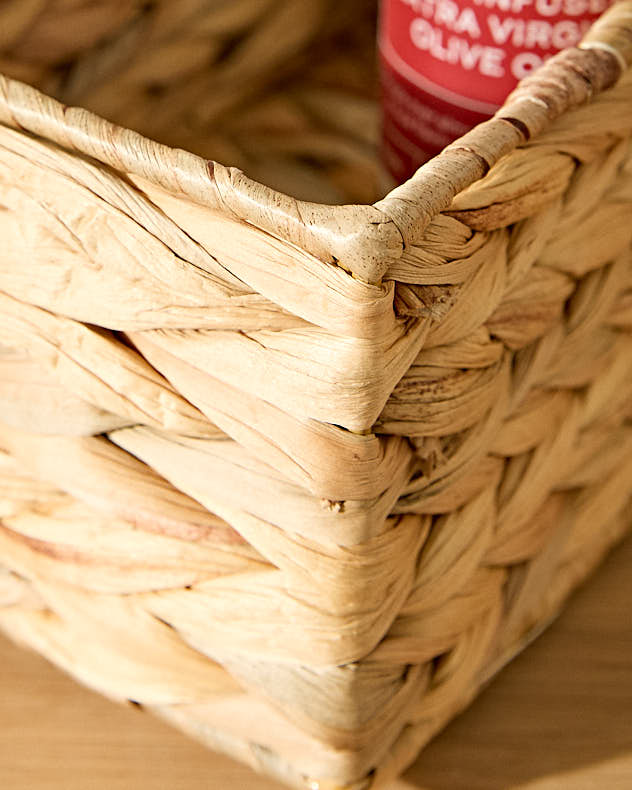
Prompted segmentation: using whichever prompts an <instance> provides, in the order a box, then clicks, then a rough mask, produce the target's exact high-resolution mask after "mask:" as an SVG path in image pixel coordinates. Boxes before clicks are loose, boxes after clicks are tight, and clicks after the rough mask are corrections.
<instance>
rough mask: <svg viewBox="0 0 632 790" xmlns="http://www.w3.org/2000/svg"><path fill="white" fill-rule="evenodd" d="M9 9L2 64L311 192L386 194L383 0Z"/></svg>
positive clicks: (265, 179) (105, 3) (175, 142)
mask: <svg viewBox="0 0 632 790" xmlns="http://www.w3.org/2000/svg"><path fill="white" fill-rule="evenodd" d="M5 5H7V6H8V7H7V8H6V9H4V6H5ZM0 6H2V7H0V18H1V19H2V21H3V22H4V26H3V27H4V29H3V31H2V34H0V73H4V74H6V75H7V76H10V77H13V78H17V79H19V80H22V81H24V82H28V83H29V84H31V85H34V86H36V87H38V88H40V89H41V90H43V91H44V92H45V93H48V94H49V95H52V96H54V97H55V98H57V99H59V100H60V101H62V102H64V103H65V104H68V105H72V106H81V107H85V108H86V109H89V110H92V111H93V112H95V113H97V114H98V115H101V116H102V117H105V118H107V119H108V120H111V121H113V122H115V123H117V124H119V125H121V126H125V127H128V128H131V129H134V130H135V131H138V132H140V133H141V134H143V135H145V136H147V137H149V138H151V139H154V140H157V141H158V142H162V143H165V144H167V145H169V146H172V147H174V148H184V149H186V150H188V151H191V152H193V153H196V154H198V155H200V156H202V157H205V158H208V159H213V160H215V161H218V162H221V163H222V164H224V165H229V166H234V167H237V168H239V169H241V170H243V171H244V172H245V173H247V175H249V176H250V177H251V178H253V179H255V180H257V181H260V182H261V183H264V184H266V185H268V186H271V187H273V188H275V189H278V190H280V191H282V192H285V193H288V194H291V195H293V196H295V197H298V198H301V199H308V200H314V201H317V202H324V203H345V202H353V203H371V202H373V201H374V200H375V199H377V198H378V197H379V196H381V193H383V192H384V189H383V188H382V185H383V184H385V181H384V174H383V172H382V169H381V167H380V165H379V161H378V157H377V156H376V140H377V132H378V113H377V109H376V103H375V93H376V79H375V45H374V41H375V27H376V17H377V10H376V3H375V1H374V0H371V1H370V2H359V1H358V0H346V2H345V3H333V2H331V0H310V2H309V3H305V2H302V1H301V0H299V1H298V2H297V0H182V1H181V2H178V3H174V2H168V0H167V1H164V0H155V1H154V2H140V1H139V0H120V1H119V2H112V1H111V0H96V1H95V0H90V1H89V0H71V1H69V0H46V1H45V2H35V3H33V2H29V3H17V2H10V3H8V4H0ZM60 15H63V19H64V24H59V19H60Z"/></svg>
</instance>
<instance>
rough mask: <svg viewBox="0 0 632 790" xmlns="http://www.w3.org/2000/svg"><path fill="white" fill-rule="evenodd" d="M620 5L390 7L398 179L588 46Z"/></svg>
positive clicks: (439, 1) (386, 82)
mask: <svg viewBox="0 0 632 790" xmlns="http://www.w3.org/2000/svg"><path fill="white" fill-rule="evenodd" d="M610 2H611V0H469V2H462V0H459V1H458V2H456V1H455V0H382V15H381V22H380V41H379V46H380V55H381V61H382V92H383V106H384V134H383V140H384V156H385V159H386V164H387V165H388V167H389V168H390V170H391V171H392V173H393V175H394V176H395V177H396V178H397V179H398V180H400V181H401V180H404V179H406V178H408V177H409V176H410V175H411V174H412V173H413V172H414V170H415V169H416V168H417V167H418V166H419V165H420V164H421V163H422V162H423V161H425V160H426V159H429V158H430V157H431V156H434V155H435V154H436V153H438V152H439V151H441V150H442V149H443V148H444V147H445V146H446V145H447V144H448V143H450V142H452V140H454V139H456V138H457V137H459V136H460V135H462V134H464V132H466V131H467V130H468V129H469V128H471V127H472V126H474V125H475V124H477V123H479V122H480V121H482V120H485V119H486V118H489V117H490V116H491V115H493V114H494V112H495V111H496V110H497V109H498V108H499V107H500V106H501V105H502V103H503V101H504V100H505V97H506V96H507V95H508V94H509V93H510V92H511V90H512V89H513V88H514V87H515V86H516V84H517V82H518V81H519V80H520V79H522V78H523V77H526V76H527V75H528V74H529V73H530V72H531V71H533V70H534V69H535V68H537V67H538V66H540V65H541V64H542V63H543V62H544V61H545V60H546V59H547V58H548V57H550V56H551V55H553V54H554V53H555V52H558V51H559V50H561V49H566V48H567V47H572V46H575V45H576V44H578V43H579V41H580V40H581V38H582V37H583V35H584V34H585V33H586V31H587V30H588V28H589V27H590V26H591V24H592V23H593V22H594V21H595V20H596V19H597V18H598V17H599V16H600V15H601V14H602V13H603V11H605V9H606V8H607V7H608V6H609V5H610Z"/></svg>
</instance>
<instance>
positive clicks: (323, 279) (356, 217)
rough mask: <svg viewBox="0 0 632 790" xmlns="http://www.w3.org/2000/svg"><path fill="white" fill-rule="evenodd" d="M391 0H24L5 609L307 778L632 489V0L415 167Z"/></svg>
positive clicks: (441, 680)
mask: <svg viewBox="0 0 632 790" xmlns="http://www.w3.org/2000/svg"><path fill="white" fill-rule="evenodd" d="M375 17H376V9H375V6H374V5H373V4H372V3H370V2H366V0H346V1H345V2H339V1H338V2H334V0H310V2H305V1H304V0H216V1H215V2H209V0H186V2H185V1H184V0H183V2H178V3H173V2H167V0H165V1H164V2H158V1H155V2H142V3H141V2H137V1H136V0H124V1H120V2H116V3H115V2H105V1H102V2H99V0H93V1H92V2H81V1H80V0H75V1H74V2H71V1H70V0H34V1H30V0H29V2H26V1H25V0H19V1H18V0H10V1H9V2H5V3H2V5H1V7H0V71H2V72H3V73H4V74H6V75H7V76H6V77H1V78H0V405H1V412H0V414H1V418H2V422H1V424H0V517H1V519H0V627H2V628H3V629H4V630H5V631H6V632H7V633H8V634H10V635H11V636H13V637H14V638H15V639H17V640H19V641H20V642H22V643H25V644H28V645H30V646H32V647H33V648H34V649H36V650H38V651H40V652H41V653H42V654H44V655H45V656H47V657H48V658H49V659H50V660H52V661H54V662H55V663H56V664H58V665H59V666H61V667H63V668H64V669H66V670H67V671H68V672H70V673H72V674H73V675H74V676H75V677H76V678H78V679H79V680H80V681H82V682H83V683H86V684H88V685H89V686H91V687H93V688H95V689H98V690H99V691H101V692H102V693H104V694H106V695H108V696H109V697H111V698H113V699H116V700H120V701H125V700H132V701H134V702H136V703H139V704H141V705H142V706H143V707H146V708H147V709H148V710H151V711H153V712H155V713H156V714H158V715H160V716H162V717H164V718H165V719H167V720H169V721H171V722H172V723H173V724H175V725H177V726H178V727H180V728H182V729H184V730H186V731H187V732H189V733H191V734H193V735H194V736H195V737H198V738H200V739H202V740H203V741H205V742H207V743H208V744H209V745H210V746H212V747H213V748H217V749H220V750H222V751H225V752H228V753H230V754H232V755H233V756H236V757H237V758H239V759H241V760H243V761H246V762H248V763H249V764H251V765H252V766H253V767H255V768H256V769H258V770H262V771H264V772H267V773H269V774H272V775H274V776H276V777H278V778H279V779H281V780H283V781H285V782H287V783H288V784H290V785H294V786H296V787H298V788H302V790H307V788H310V790H333V789H334V788H336V789H340V788H353V789H354V790H365V789H366V788H369V787H370V788H376V787H380V786H386V785H388V783H389V781H391V780H392V779H393V778H394V777H395V776H396V775H397V774H398V773H399V772H400V771H402V770H403V769H404V768H405V767H406V766H407V765H408V764H410V762H411V761H412V760H413V759H414V758H415V756H416V754H417V752H418V751H419V749H420V748H421V747H422V746H423V744H424V743H425V742H427V741H428V740H429V739H430V738H431V737H432V736H433V735H434V734H435V733H436V732H437V731H438V730H439V729H440V728H441V727H443V726H444V725H445V723H446V722H447V721H448V720H449V719H450V718H451V717H453V716H454V715H455V714H456V713H457V712H458V711H459V710H461V709H462V708H463V707H464V706H465V705H466V704H467V703H468V702H469V701H470V700H471V699H472V697H473V696H474V694H476V692H477V691H478V690H479V689H480V688H481V686H482V684H483V683H484V682H485V681H486V680H487V679H488V678H489V677H490V676H491V674H492V673H493V672H494V671H495V670H496V669H497V668H498V667H499V666H500V665H501V664H502V663H503V662H504V661H506V660H508V659H509V658H510V657H511V656H512V655H513V654H514V653H515V652H516V651H518V650H519V649H520V648H521V647H522V646H524V645H525V644H526V642H527V641H528V640H529V639H530V638H532V636H533V635H534V634H535V633H537V632H538V630H540V629H541V628H542V627H543V626H544V625H545V624H546V623H547V622H549V621H550V619H551V618H552V617H553V616H554V615H555V613H556V612H557V611H558V610H559V608H560V606H561V604H562V602H563V600H564V599H565V598H566V596H567V595H568V593H569V592H570V591H571V589H572V588H573V587H574V586H575V585H576V584H577V583H578V582H579V581H580V580H581V579H583V578H584V577H585V576H586V575H587V574H588V572H589V571H590V570H592V568H593V567H594V566H595V565H596V564H597V563H598V561H599V560H600V559H601V557H602V556H603V555H604V553H605V551H606V550H607V549H608V548H609V547H610V546H611V545H613V544H614V543H615V542H616V541H617V540H618V539H619V537H620V536H622V535H623V533H624V532H625V530H626V527H628V526H629V525H630V522H631V521H632V518H631V515H630V509H629V503H630V494H631V492H632V246H631V245H632V143H631V135H632V70H631V69H629V68H628V64H630V62H631V61H632V2H620V3H617V4H615V5H614V6H613V7H612V9H611V10H610V11H608V12H607V13H606V14H605V15H604V16H603V17H602V18H601V20H600V21H599V22H598V23H597V24H596V26H595V27H593V29H592V30H591V31H590V32H589V33H588V35H587V36H586V38H585V39H584V41H583V43H582V44H581V45H580V47H579V48H576V49H572V50H567V51H565V52H563V53H561V54H560V55H559V56H556V57H555V58H553V59H552V60H550V61H549V62H548V63H547V64H546V65H545V66H544V67H543V69H542V70H540V71H539V72H537V73H536V74H534V75H533V76H532V77H530V78H529V79H527V80H526V81H524V82H523V83H521V85H520V86H519V87H518V88H517V89H516V91H515V92H514V93H513V94H512V95H511V96H510V97H509V99H508V100H507V103H506V104H505V106H504V107H503V108H502V110H500V111H499V112H498V113H497V115H496V116H495V117H494V118H493V119H492V120H490V121H488V122H486V123H484V124H482V125H481V126H478V127H477V128H476V129H474V130H473V131H472V132H470V133H468V134H467V135H466V136H465V137H463V138H462V139H460V140H459V141H457V142H456V143H454V144H452V145H451V146H449V147H448V148H446V149H445V150H444V151H443V152H442V153H441V154H440V155H439V156H437V157H436V158H435V159H433V160H432V161H430V162H429V163H427V164H426V165H425V166H424V167H422V168H421V169H420V170H419V171H418V172H417V173H416V175H415V176H414V177H413V178H412V179H411V180H410V181H408V182H407V183H405V184H403V185H401V186H399V187H397V188H396V189H394V190H393V191H391V192H390V193H389V194H387V195H386V196H385V197H382V195H383V191H381V190H384V189H385V187H384V185H385V183H386V181H385V180H384V176H383V174H382V173H381V170H380V167H379V164H378V160H377V157H376V154H375V149H376V144H375V143H376V128H377V122H376V119H377V110H376V107H375V102H374V95H373V94H374V86H375V71H374V64H373V61H374V43H373V42H374V34H375V30H374V28H375ZM27 83H30V85H29V84H27ZM40 91H43V93H42V92H40ZM46 94H48V95H51V96H55V97H56V98H55V99H53V98H49V97H48V95H46ZM76 106H81V107H83V108H87V109H76V108H75V107H76ZM93 112H94V113H99V114H100V116H102V117H104V118H107V119H108V120H107V121H106V120H103V119H102V117H99V116H97V115H95V114H92V113H93ZM114 124H119V125H114ZM126 127H127V128H126ZM130 129H135V130H136V131H130ZM141 134H142V135H146V136H141ZM149 137H151V138H152V139H154V140H159V141H160V142H159V143H158V142H152V140H150V139H148V138H149ZM176 145H177V146H179V148H175V147H173V146H176ZM185 149H188V150H185ZM192 152H195V153H192ZM214 159H215V160H218V161H222V162H224V163H225V165H221V164H218V163H217V162H216V161H213V160H214ZM227 165H231V167H228V166H227ZM242 171H244V172H247V173H248V176H246V175H244V172H242ZM254 179H256V180H254ZM259 182H265V183H266V184H267V186H263V185H262V184H261V183H259ZM277 189H278V190H280V191H275V190H277ZM285 192H290V193H292V195H293V196H292V197H289V196H288V195H287V194H285ZM380 198H381V199H380ZM308 199H309V200H313V201H316V202H308ZM374 201H377V202H374ZM327 204H331V205H327Z"/></svg>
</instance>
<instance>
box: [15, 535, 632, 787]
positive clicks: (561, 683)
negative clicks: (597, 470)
mask: <svg viewBox="0 0 632 790" xmlns="http://www.w3.org/2000/svg"><path fill="white" fill-rule="evenodd" d="M0 666H1V667H2V670H1V675H0V684H1V688H0V692H1V693H0V728H1V729H0V732H1V735H2V737H1V738H0V787H1V788H3V790H281V788H280V786H279V785H278V784H277V783H276V782H272V781H270V780H268V779H264V778H261V777H259V776H256V775H255V774H253V773H252V772H251V771H250V770H249V769H247V768H244V767H242V766H240V765H238V764H236V763H234V762H232V761H231V760H229V759H227V758H225V757H221V756H218V755H215V754H213V753H211V752H208V751H206V750H205V749H204V748H202V747H201V746H199V745H198V744H196V743H194V742H192V741H190V740H188V739H186V738H185V737H184V736H182V735H180V734H179V733H177V732H175V731H173V730H171V729H170V728H169V727H167V726H166V725H164V724H162V723H161V722H159V721H157V720H155V719H153V718H151V717H150V716H149V715H147V714H145V713H143V712H142V711H139V710H135V709H133V708H123V707H118V706H116V705H114V704H112V703H110V702H108V701H106V700H104V699H101V698H100V697H98V696H96V695H95V694H93V693H91V692H89V691H87V690H85V689H83V688H81V687H79V686H78V685H76V684H75V683H74V682H73V681H71V680H70V679H69V678H67V677H66V676H64V675H63V674H61V673H60V672H58V671H57V670H55V669H53V668H52V667H51V666H50V665H49V664H48V663H47V662H45V661H44V660H43V659H41V658H39V657H38V656H36V655H34V654H33V653H30V652H25V651H23V650H21V649H18V648H16V647H15V646H14V645H12V644H10V643H9V642H7V641H6V639H4V638H3V637H0ZM506 788H514V789H517V788H520V790H527V789H528V790H632V540H628V541H627V542H626V543H625V544H623V545H622V546H621V547H620V548H619V549H617V550H616V551H615V552H614V553H613V554H612V555H611V556H610V557H609V559H608V560H607V561H606V563H605V564H604V566H602V568H601V570H600V571H599V572H598V574H597V575H596V576H595V577H594V578H593V579H592V580H591V581H590V582H589V584H588V585H587V586H585V587H584V588H583V589H581V590H580V591H579V593H577V594H576V595H575V597H574V598H573V599H572V601H571V603H570V605H569V606H568V608H567V610H566V612H565V614H564V615H563V616H562V617H561V618H560V619H559V620H558V621H557V622H556V623H555V624H554V625H553V626H552V627H551V629H549V631H547V633H546V634H545V635H544V636H542V637H540V639H539V640H538V641H537V642H536V643H535V644H534V645H532V646H531V647H530V648H529V649H528V650H527V651H526V652H525V653H523V654H522V655H521V656H519V657H518V658H517V659H516V660H515V661H514V662H513V663H512V664H511V665H510V666H509V667H507V668H506V669H505V670H504V671H503V672H502V673H501V674H500V675H499V676H498V678H497V679H496V680H495V681H494V682H493V683H492V685H491V686H490V687H489V688H488V689H487V690H486V691H485V692H484V693H483V694H482V696H480V697H479V698H478V700H477V701H476V702H475V703H474V705H473V706H472V707H471V708H470V709H469V710H468V711H467V712H466V713H465V714H463V715H462V716H461V717H460V718H459V719H457V720H456V721H455V722H453V723H452V725H451V726H450V727H449V728H448V729H447V730H445V731H444V733H443V734H442V735H441V736H439V737H438V738H437V739H436V740H435V741H434V742H433V743H432V744H431V745H430V746H429V747H428V748H427V749H426V751H425V752H424V753H423V754H422V756H421V757H420V758H419V759H418V761H417V763H416V764H415V765H414V766H413V768H412V769H411V770H409V771H408V773H407V774H406V775H405V776H404V777H403V778H402V779H401V780H399V781H398V782H397V783H395V785H394V786H393V788H392V790H505V789H506Z"/></svg>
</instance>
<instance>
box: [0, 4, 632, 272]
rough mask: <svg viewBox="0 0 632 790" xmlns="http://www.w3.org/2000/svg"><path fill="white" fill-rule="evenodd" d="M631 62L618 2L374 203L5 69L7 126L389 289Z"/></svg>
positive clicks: (631, 26) (631, 34)
mask: <svg viewBox="0 0 632 790" xmlns="http://www.w3.org/2000/svg"><path fill="white" fill-rule="evenodd" d="M630 65H632V0H618V1H617V2H615V3H614V4H613V5H612V6H611V7H610V8H609V9H608V10H607V11H606V12H605V13H604V14H603V15H602V16H601V17H600V19H599V20H598V21H597V22H596V23H595V24H594V25H593V27H592V28H591V29H590V30H589V31H588V33H587V34H586V36H585V37H584V39H583V40H582V42H581V43H580V44H579V45H578V47H573V48H569V49H566V50H563V51H562V52H560V53H558V55H555V56H554V57H552V58H551V59H549V60H548V61H547V62H546V63H544V65H543V66H541V67H540V68H539V69H538V70H537V71H536V72H534V73H533V75H531V76H529V77H527V78H526V79H524V80H523V81H522V82H521V83H519V85H518V87H517V88H516V89H515V90H514V91H513V93H511V94H510V96H509V97H508V98H507V100H506V101H505V103H504V105H503V106H502V107H501V108H500V109H499V110H498V111H497V113H496V114H495V115H494V116H493V117H492V118H491V119H490V120H488V121H484V122H483V123H481V124H479V125H477V126H476V127H474V128H473V129H472V130H471V131H469V132H468V133H466V134H465V135H464V136H462V137H460V138H459V139H458V140H456V141H455V142H453V143H451V144H450V145H449V146H447V147H446V148H445V149H444V150H443V151H442V152H441V153H440V154H438V155H437V156H435V157H434V158H433V159H431V160H430V161H429V162H427V163H426V164H424V165H422V167H420V168H419V170H417V172H416V173H415V174H414V175H413V176H412V177H411V178H410V179H409V180H408V181H406V182H404V183H403V184H401V185H400V186H397V187H395V188H394V189H393V190H391V191H390V192H389V193H388V194H387V195H386V196H385V197H384V198H382V199H381V200H379V201H377V202H376V203H374V204H372V205H359V204H358V205H329V204H325V203H313V202H308V201H302V200H298V199H296V198H293V197H291V196H289V195H286V194H284V193H282V192H279V191H277V190H274V189H272V188H270V187H268V186H266V185H264V184H261V183H259V182H257V181H255V180H253V179H251V178H249V177H248V176H246V175H245V174H244V173H243V172H242V171H241V170H239V169H237V168H234V167H226V166H224V165H222V164H220V163H218V162H214V161H212V160H207V159H204V158H202V157H200V156H197V155H196V154H193V153H191V152H189V151H186V150H184V149H180V148H171V147H170V146H167V145H164V144H162V143H158V142H155V141H154V140H151V139H149V138H147V137H144V136H143V135H141V134H139V133H137V132H135V131H133V130H131V129H127V128H125V127H122V126H119V125H117V124H114V123H111V122H109V121H107V120H105V119H103V118H101V117H100V116H98V115H97V114H95V113H92V112H90V111H88V110H85V109H83V108H80V107H70V106H67V105H64V104H62V103H61V102H59V101H57V100H56V99H53V98H51V97H50V96H48V95H46V94H44V93H42V92H41V91H39V90H37V89H35V88H33V87H32V86H30V85H28V84H25V83H23V82H20V81H18V80H14V79H11V78H9V77H6V76H4V75H2V74H0V124H4V125H6V126H9V127H10V128H13V129H17V130H19V131H22V132H27V133H30V134H33V135H35V136H37V137H40V138H43V139H46V140H49V141H51V142H53V143H56V144H57V145H59V146H61V147H62V148H65V149H66V150H69V151H71V152H75V153H78V154H81V155H84V156H88V157H91V158H93V159H96V160H97V161H99V162H100V163H102V164H105V165H108V166H110V167H113V168H114V169H116V170H117V171H119V172H123V173H126V174H129V175H132V176H138V177H141V178H144V179H146V180H148V181H149V182H150V183H152V184H153V185H154V186H158V187H161V188H163V189H166V190H168V191H169V192H171V193H174V194H176V195H178V196H182V197H185V198H188V199H190V200H192V201H193V202H195V203H197V204H200V205H202V206H204V207H206V208H209V209H211V210H214V211H218V212H220V213H221V214H224V215H226V216H227V217H229V218H230V219H232V220H236V221H238V222H245V223H248V224H250V225H254V226H255V227H257V228H258V229H259V230H261V231H264V232H267V233H270V234H272V235H274V236H276V237H277V238H280V239H281V240H283V241H285V242H288V243H290V244H293V245H296V246H298V247H300V248H302V249H303V250H304V251H305V252H307V253H309V254H311V255H313V256H314V257H316V258H318V259H320V260H321V261H324V262H326V263H328V264H333V265H336V266H339V267H341V268H342V269H344V270H345V271H346V272H348V273H349V274H351V275H352V276H353V277H356V278H357V279H360V280H362V281H364V282H367V283H369V284H372V285H380V284H381V281H382V277H383V275H384V274H385V273H386V271H387V270H388V268H389V266H390V265H391V263H392V262H393V261H394V260H396V259H397V258H399V257H401V256H402V254H403V252H404V250H405V248H406V246H407V245H409V244H411V243H414V242H416V241H419V240H420V239H421V238H422V236H423V234H424V231H425V229H426V228H427V226H428V225H429V224H430V222H431V221H432V220H433V218H434V217H435V216H436V215H437V214H439V213H441V212H442V211H444V210H446V209H448V208H449V207H450V204H451V202H452V200H453V198H454V197H455V196H456V195H457V194H458V193H459V192H461V191H462V190H463V189H465V188H466V187H469V186H471V185H472V184H473V183H475V182H476V181H478V180H480V179H481V178H483V177H484V176H485V175H486V174H487V173H488V172H489V170H490V169H491V168H492V167H493V165H494V164H495V163H496V162H497V161H498V160H499V159H500V158H502V157H503V156H505V155H507V154H509V153H511V152H512V151H513V150H514V149H516V148H517V147H518V146H520V145H524V144H525V143H527V142H528V141H529V140H532V139H533V138H534V137H536V136H537V135H539V134H540V133H542V132H543V131H545V130H546V129H547V128H548V127H549V126H550V125H551V123H552V122H553V121H554V120H556V119H557V118H558V117H559V116H561V115H562V114H564V113H565V112H567V111H568V110H571V109H575V108H577V107H579V106H581V105H582V104H585V103H587V102H588V101H590V100H591V99H592V98H593V97H595V96H596V95H598V94H599V93H601V92H602V91H604V90H606V89H608V88H611V87H613V86H614V85H615V84H616V83H617V82H618V80H619V79H620V78H621V76H622V75H623V74H624V73H625V71H626V70H627V69H628V68H629V67H630Z"/></svg>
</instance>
